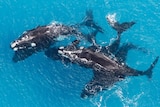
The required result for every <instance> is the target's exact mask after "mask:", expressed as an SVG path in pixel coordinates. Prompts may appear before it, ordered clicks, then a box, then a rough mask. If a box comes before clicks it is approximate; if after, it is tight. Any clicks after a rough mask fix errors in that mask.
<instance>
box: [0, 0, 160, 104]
mask: <svg viewBox="0 0 160 107" xmlns="http://www.w3.org/2000/svg"><path fill="white" fill-rule="evenodd" d="M86 9H93V13H94V20H95V21H96V22H97V23H99V25H101V26H102V27H103V28H104V29H105V34H104V35H102V34H98V35H97V41H98V43H100V44H102V43H104V42H105V43H109V41H110V39H111V38H114V37H115V36H116V32H115V31H114V30H113V29H112V28H111V27H110V26H109V25H108V23H107V22H106V19H105V16H106V15H107V14H109V13H117V20H119V21H120V22H124V21H132V20H134V21H136V24H135V25H134V26H133V27H132V28H131V29H129V30H128V31H126V32H124V33H123V36H122V43H123V42H132V43H134V44H136V45H139V46H141V47H145V48H146V49H148V50H149V51H150V52H149V53H148V54H144V53H141V52H138V51H135V50H132V51H130V52H129V54H128V57H127V64H128V65H129V66H131V67H134V68H136V69H139V70H145V69H146V68H148V67H149V65H150V64H151V62H152V61H153V60H154V59H155V58H156V56H158V55H160V50H159V49H160V45H159V43H160V39H159V38H160V37H159V34H160V21H159V19H160V11H159V10H160V3H159V1H158V0H139V1H138V0H125V1H122V0H80V1H77V0H38V1H35V0H0V107H159V106H160V91H159V90H160V70H159V66H160V62H159V63H158V64H157V65H156V67H155V69H154V70H153V77H152V79H151V80H149V79H148V78H146V77H145V76H144V77H128V78H126V79H125V80H124V81H122V82H119V83H116V84H115V86H113V87H112V88H111V89H109V90H106V91H103V92H102V93H100V94H98V95H97V96H95V97H94V98H91V99H81V97H80V93H81V90H82V89H83V87H84V85H85V84H86V83H87V82H88V81H89V80H90V79H91V77H92V71H91V70H89V69H84V68H81V67H79V66H78V65H72V64H70V65H69V66H66V65H64V64H62V63H61V62H60V61H53V60H51V59H48V58H47V57H46V56H44V54H43V52H41V53H38V54H36V55H32V56H31V57H29V58H27V59H26V60H24V61H21V62H19V63H13V62H12V60H11V59H12V56H13V51H12V50H11V49H10V47H9V46H10V42H11V41H13V40H14V39H16V38H17V37H18V36H19V35H20V34H21V33H22V32H23V31H25V30H28V29H32V28H34V27H36V26H38V25H45V24H48V23H50V22H52V21H59V22H63V23H65V24H73V23H76V22H80V21H81V20H82V19H83V17H84V16H85V11H86Z"/></svg>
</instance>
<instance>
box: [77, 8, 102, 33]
mask: <svg viewBox="0 0 160 107" xmlns="http://www.w3.org/2000/svg"><path fill="white" fill-rule="evenodd" d="M93 18H94V17H93V12H92V10H87V11H86V17H85V18H84V19H83V21H82V22H81V23H80V25H84V26H87V27H91V28H94V29H96V30H98V31H99V32H101V33H103V29H102V27H100V26H99V25H98V24H97V23H95V22H94V20H93Z"/></svg>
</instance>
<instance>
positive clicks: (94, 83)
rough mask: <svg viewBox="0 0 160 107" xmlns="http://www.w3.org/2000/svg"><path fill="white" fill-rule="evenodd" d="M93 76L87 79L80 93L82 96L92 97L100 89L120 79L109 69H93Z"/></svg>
mask: <svg viewBox="0 0 160 107" xmlns="http://www.w3.org/2000/svg"><path fill="white" fill-rule="evenodd" d="M93 72H94V76H93V78H92V80H91V81H89V82H88V83H87V84H86V85H85V88H84V89H83V91H82V93H81V97H82V98H86V97H93V96H94V95H96V94H98V93H99V92H101V91H102V90H106V89H107V88H109V87H111V86H112V85H113V84H114V83H115V82H117V81H120V78H122V77H118V76H117V75H115V74H114V73H113V72H110V71H95V70H94V71H93Z"/></svg>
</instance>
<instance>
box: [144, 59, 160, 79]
mask: <svg viewBox="0 0 160 107" xmlns="http://www.w3.org/2000/svg"><path fill="white" fill-rule="evenodd" d="M158 60H159V56H157V57H156V59H155V60H154V61H153V63H152V64H151V66H150V67H149V68H148V69H147V70H146V71H145V72H144V75H146V76H147V77H148V78H152V70H153V68H154V67H155V65H156V64H157V62H158Z"/></svg>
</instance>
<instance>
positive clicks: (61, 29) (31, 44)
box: [10, 22, 82, 62]
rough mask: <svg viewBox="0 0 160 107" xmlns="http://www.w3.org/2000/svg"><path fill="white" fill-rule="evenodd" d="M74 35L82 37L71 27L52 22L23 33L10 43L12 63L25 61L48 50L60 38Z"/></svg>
mask: <svg viewBox="0 0 160 107" xmlns="http://www.w3.org/2000/svg"><path fill="white" fill-rule="evenodd" d="M71 35H75V36H76V37H77V38H78V37H80V36H82V34H81V32H79V31H78V30H77V29H76V28H74V27H73V26H67V25H64V24H61V23H57V22H53V23H51V24H49V25H45V26H38V27H37V28H34V29H32V30H28V31H25V32H24V33H23V34H22V35H21V36H20V37H19V38H18V39H16V40H14V41H13V42H11V44H10V47H11V49H13V51H14V52H15V54H14V56H13V61H14V62H18V61H21V60H24V59H26V58H27V57H29V56H31V55H32V54H34V53H36V52H40V51H44V50H45V49H48V48H49V47H50V46H51V45H53V44H54V43H55V42H56V41H58V40H57V38H58V37H60V36H66V37H68V36H71Z"/></svg>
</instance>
